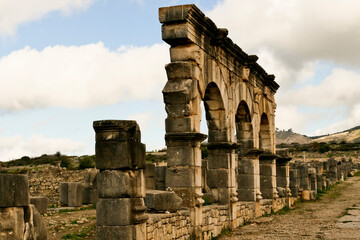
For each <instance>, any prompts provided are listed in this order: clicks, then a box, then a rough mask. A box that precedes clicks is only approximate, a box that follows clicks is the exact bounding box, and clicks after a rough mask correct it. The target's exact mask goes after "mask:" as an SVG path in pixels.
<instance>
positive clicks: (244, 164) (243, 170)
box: [237, 149, 263, 202]
mask: <svg viewBox="0 0 360 240" xmlns="http://www.w3.org/2000/svg"><path fill="white" fill-rule="evenodd" d="M262 153H263V151H262V150H259V149H252V150H249V151H248V152H247V153H245V154H244V155H242V156H240V155H239V164H238V174H237V185H238V198H239V200H240V201H254V202H256V201H260V200H261V199H262V196H261V191H260V164H259V156H260V154H262Z"/></svg>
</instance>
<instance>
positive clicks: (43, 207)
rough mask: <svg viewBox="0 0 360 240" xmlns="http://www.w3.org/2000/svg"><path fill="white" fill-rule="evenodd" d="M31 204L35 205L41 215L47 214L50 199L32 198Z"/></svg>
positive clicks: (42, 197)
mask: <svg viewBox="0 0 360 240" xmlns="http://www.w3.org/2000/svg"><path fill="white" fill-rule="evenodd" d="M30 203H31V204H33V205H34V206H35V207H36V209H37V210H38V212H39V213H40V214H45V213H46V211H47V207H48V199H47V197H45V196H31V197H30Z"/></svg>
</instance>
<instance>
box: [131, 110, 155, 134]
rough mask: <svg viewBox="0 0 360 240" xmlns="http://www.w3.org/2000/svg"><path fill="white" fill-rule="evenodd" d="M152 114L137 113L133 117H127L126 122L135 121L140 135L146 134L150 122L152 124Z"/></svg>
mask: <svg viewBox="0 0 360 240" xmlns="http://www.w3.org/2000/svg"><path fill="white" fill-rule="evenodd" d="M151 115H152V113H151V112H143V113H137V114H134V115H129V116H128V117H127V119H128V120H135V121H136V122H137V124H138V125H139V127H140V131H141V132H142V133H146V131H147V129H148V126H149V124H150V122H152V120H153V118H152V116H151Z"/></svg>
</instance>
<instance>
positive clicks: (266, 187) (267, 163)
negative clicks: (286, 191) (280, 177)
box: [259, 153, 278, 199]
mask: <svg viewBox="0 0 360 240" xmlns="http://www.w3.org/2000/svg"><path fill="white" fill-rule="evenodd" d="M276 158H277V156H276V155H274V154H272V153H264V154H262V155H260V158H259V160H260V191H261V194H262V197H263V198H264V199H276V198H278V193H277V190H276Z"/></svg>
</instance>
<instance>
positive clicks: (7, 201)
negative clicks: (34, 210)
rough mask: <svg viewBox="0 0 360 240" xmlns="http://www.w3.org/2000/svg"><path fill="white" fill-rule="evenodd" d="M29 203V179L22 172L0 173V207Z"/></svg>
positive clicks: (26, 204)
mask: <svg viewBox="0 0 360 240" xmlns="http://www.w3.org/2000/svg"><path fill="white" fill-rule="evenodd" d="M29 204H30V196H29V180H28V177H27V176H26V175H22V174H0V207H21V206H28V205H29Z"/></svg>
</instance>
